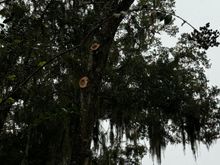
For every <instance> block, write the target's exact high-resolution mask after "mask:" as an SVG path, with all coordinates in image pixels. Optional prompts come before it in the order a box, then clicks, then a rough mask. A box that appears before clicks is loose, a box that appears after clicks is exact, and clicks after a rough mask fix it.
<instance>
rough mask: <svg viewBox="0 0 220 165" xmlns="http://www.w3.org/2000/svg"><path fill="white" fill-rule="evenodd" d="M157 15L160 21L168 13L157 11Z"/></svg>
mask: <svg viewBox="0 0 220 165" xmlns="http://www.w3.org/2000/svg"><path fill="white" fill-rule="evenodd" d="M156 16H157V19H159V20H160V21H163V20H164V19H165V17H166V14H165V13H162V12H159V11H158V12H157V13H156Z"/></svg>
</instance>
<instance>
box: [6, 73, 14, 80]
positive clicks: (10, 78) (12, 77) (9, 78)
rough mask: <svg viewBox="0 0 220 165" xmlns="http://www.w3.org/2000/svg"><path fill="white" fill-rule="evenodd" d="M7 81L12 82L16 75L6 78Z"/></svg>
mask: <svg viewBox="0 0 220 165" xmlns="http://www.w3.org/2000/svg"><path fill="white" fill-rule="evenodd" d="M7 79H8V80H10V81H14V80H15V79H16V75H14V74H12V75H9V76H8V77H7Z"/></svg>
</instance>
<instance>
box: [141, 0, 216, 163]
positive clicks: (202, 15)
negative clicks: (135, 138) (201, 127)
mask: <svg viewBox="0 0 220 165" xmlns="http://www.w3.org/2000/svg"><path fill="white" fill-rule="evenodd" d="M175 10H176V14H177V15H179V16H181V17H182V18H184V19H185V20H187V21H188V22H189V23H190V24H192V25H193V26H194V27H196V28H198V27H200V26H204V25H205V24H206V23H207V22H210V26H211V28H213V29H217V30H220V1H219V0H176V9H175ZM176 23H177V25H181V23H182V22H181V21H178V20H177V21H176ZM189 31H192V28H190V27H189V26H187V25H186V24H185V25H184V26H182V27H180V32H189ZM163 40H164V43H165V44H166V43H168V42H169V43H172V42H170V41H171V40H172V41H173V43H174V42H175V39H174V38H165V39H163ZM167 40H168V41H167ZM207 56H208V58H209V59H210V62H211V64H212V66H211V69H209V70H207V71H206V75H207V78H208V80H209V83H210V85H217V86H219V87H220V76H218V75H220V47H218V48H212V49H210V50H208V51H207ZM219 153H220V140H218V141H216V142H215V143H214V144H213V145H212V146H211V147H210V148H209V149H207V147H206V146H204V145H202V144H200V145H199V147H198V154H197V158H196V159H195V157H194V156H193V154H192V151H191V150H190V146H187V147H186V150H185V152H184V151H183V146H182V145H168V146H167V148H166V150H165V151H164V152H163V155H162V163H161V165H207V164H211V165H219V162H220V156H219ZM142 164H143V165H157V161H156V160H154V161H152V159H151V157H150V155H147V156H145V158H144V159H143V161H142Z"/></svg>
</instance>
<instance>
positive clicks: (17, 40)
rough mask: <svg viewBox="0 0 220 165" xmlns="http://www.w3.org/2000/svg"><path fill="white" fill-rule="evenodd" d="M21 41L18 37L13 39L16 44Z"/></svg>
mask: <svg viewBox="0 0 220 165" xmlns="http://www.w3.org/2000/svg"><path fill="white" fill-rule="evenodd" d="M21 41H22V40H19V39H16V40H14V42H15V43H16V44H19V43H21Z"/></svg>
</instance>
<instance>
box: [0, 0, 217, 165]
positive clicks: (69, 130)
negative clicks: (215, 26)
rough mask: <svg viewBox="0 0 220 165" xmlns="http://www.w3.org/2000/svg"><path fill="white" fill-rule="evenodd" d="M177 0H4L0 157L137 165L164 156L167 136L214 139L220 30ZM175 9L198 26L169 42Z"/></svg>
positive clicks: (5, 160) (34, 164) (35, 162)
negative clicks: (208, 71) (209, 74)
mask: <svg viewBox="0 0 220 165" xmlns="http://www.w3.org/2000/svg"><path fill="white" fill-rule="evenodd" d="M174 5H175V1H174V0H136V1H135V0H78V1H77V0H38V1H37V0H5V1H0V16H1V20H2V21H1V24H0V30H1V33H0V62H1V65H0V128H1V134H0V135H1V136H0V163H1V164H2V165H6V164H7V165H10V164H13V165H14V164H22V165H27V164H28V165H39V164H46V165H91V164H126V163H127V164H139V161H140V160H141V159H142V157H143V156H144V155H145V154H151V155H152V156H157V158H158V160H159V161H160V156H161V150H163V149H164V148H165V147H166V145H167V144H168V143H172V144H173V143H182V144H183V145H184V146H185V145H186V144H188V143H189V144H190V145H191V147H192V150H193V152H196V149H197V148H196V146H197V144H198V143H199V142H202V143H204V144H206V145H209V144H211V143H212V142H213V140H215V139H217V138H218V137H219V128H220V126H219V123H220V121H219V120H220V116H219V115H220V113H219V104H218V99H217V96H218V94H219V89H218V88H217V87H209V86H208V80H207V79H206V76H205V74H204V69H205V68H208V67H209V60H208V59H207V56H206V50H207V49H208V48H209V47H213V46H218V44H219V43H218V42H217V41H216V39H217V37H218V35H219V33H218V32H217V31H214V30H211V29H210V28H209V24H206V25H205V26H204V27H201V28H200V29H195V28H194V27H193V26H192V25H191V24H189V23H188V22H187V21H186V20H184V19H182V18H181V17H179V16H176V15H175V13H174V11H173V7H174ZM175 18H179V19H182V21H183V23H184V24H188V26H191V27H192V32H189V33H188V34H183V35H182V36H181V38H180V39H179V40H178V42H177V44H176V46H175V47H173V48H166V47H163V46H162V43H161V41H160V33H161V32H166V33H167V34H168V35H171V36H175V34H176V33H177V31H178V28H177V27H176V26H174V25H173V21H174V19H175ZM186 26H187V25H186ZM106 123H107V124H106ZM146 142H147V143H148V144H149V145H145V143H146Z"/></svg>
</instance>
